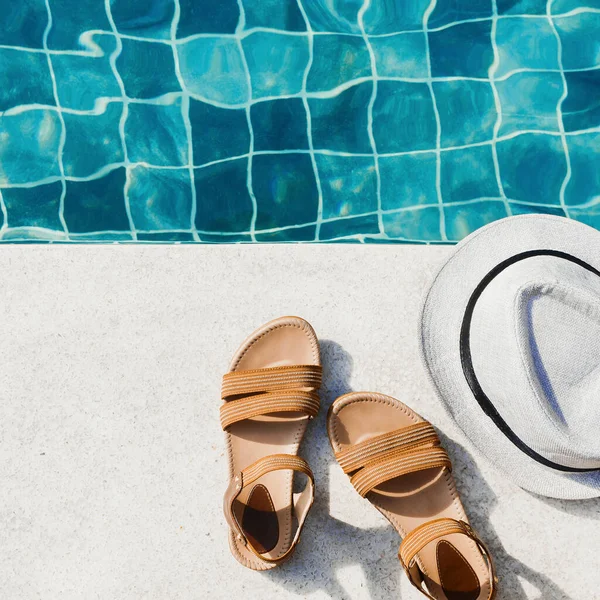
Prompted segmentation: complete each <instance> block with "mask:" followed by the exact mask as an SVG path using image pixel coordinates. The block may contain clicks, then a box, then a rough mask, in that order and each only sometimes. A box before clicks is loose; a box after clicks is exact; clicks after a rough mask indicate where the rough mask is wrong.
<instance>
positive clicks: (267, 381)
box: [221, 317, 321, 571]
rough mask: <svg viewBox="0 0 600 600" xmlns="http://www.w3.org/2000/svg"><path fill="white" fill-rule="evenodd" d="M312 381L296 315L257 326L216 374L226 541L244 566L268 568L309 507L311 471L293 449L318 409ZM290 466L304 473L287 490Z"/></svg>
mask: <svg viewBox="0 0 600 600" xmlns="http://www.w3.org/2000/svg"><path fill="white" fill-rule="evenodd" d="M320 385H321V358H320V353H319V343H318V341H317V336H316V335H315V332H314V331H313V328H312V327H311V326H310V325H309V324H308V323H307V322H306V321H305V320H304V319H300V318H298V317H282V318H280V319H275V320H274V321H271V322H270V323H267V324H266V325H263V326H262V327H261V328H259V329H257V330H256V331H255V332H254V333H253V334H252V335H251V336H250V337H248V338H247V339H246V341H245V342H244V343H243V344H242V345H241V347H240V348H239V349H238V351H237V352H236V353H235V356H234V357H233V360H232V361H231V364H230V367H229V372H228V373H227V374H226V375H225V376H224V377H223V387H222V398H223V400H224V403H223V404H222V405H221V425H222V427H223V429H224V430H225V436H226V439H227V451H228V454H229V476H230V483H229V487H228V488H227V491H226V493H225V500H224V511H225V518H226V519H227V523H228V524H229V527H230V535H229V547H230V548H231V552H232V554H233V555H234V556H235V558H236V559H237V560H238V561H239V562H241V563H242V564H243V565H245V566H246V567H249V568H251V569H255V570H260V571H262V570H266V569H271V568H273V567H275V566H277V565H278V564H280V563H282V562H283V561H285V560H287V559H288V558H289V557H290V556H291V554H292V552H293V551H294V549H295V547H296V544H297V543H298V539H299V537H300V533H301V531H302V527H303V525H304V522H305V519H306V516H307V514H308V512H309V510H310V507H311V506H312V503H313V499H314V477H313V474H312V471H311V470H310V467H309V466H308V464H307V463H306V461H305V460H304V459H302V458H300V457H298V456H297V453H298V447H299V446H300V442H301V441H302V438H303V436H304V432H305V431H306V427H307V425H308V421H309V420H310V419H312V418H313V417H315V416H316V415H317V413H318V411H319V395H318V393H317V390H318V389H319V387H320ZM295 472H300V473H303V474H304V475H305V476H306V478H307V483H306V486H305V488H304V490H303V491H302V492H300V493H294V491H293V479H294V473H295Z"/></svg>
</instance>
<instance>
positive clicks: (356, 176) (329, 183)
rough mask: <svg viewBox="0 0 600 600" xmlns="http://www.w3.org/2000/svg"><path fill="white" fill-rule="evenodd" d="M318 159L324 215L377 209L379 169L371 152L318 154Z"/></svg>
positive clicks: (361, 212) (347, 213)
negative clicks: (377, 170) (357, 154)
mask: <svg viewBox="0 0 600 600" xmlns="http://www.w3.org/2000/svg"><path fill="white" fill-rule="evenodd" d="M315 159H316V161H317V170H318V172H319V178H320V181H321V192H322V196H323V218H324V219H331V218H336V217H347V216H350V215H361V214H364V213H369V212H375V211H376V210H377V173H376V171H375V160H374V159H373V157H372V156H329V155H317V156H316V157H315Z"/></svg>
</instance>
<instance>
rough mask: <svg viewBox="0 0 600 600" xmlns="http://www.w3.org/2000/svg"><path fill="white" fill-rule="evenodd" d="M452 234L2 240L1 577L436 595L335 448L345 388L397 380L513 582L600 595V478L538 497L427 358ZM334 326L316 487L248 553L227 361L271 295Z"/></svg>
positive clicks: (50, 582)
mask: <svg viewBox="0 0 600 600" xmlns="http://www.w3.org/2000/svg"><path fill="white" fill-rule="evenodd" d="M450 252H451V248H449V247H421V246H379V245H377V246H366V247H365V246H358V245H350V246H342V245H331V246H306V245H280V246H243V247H240V246H114V245H98V246H95V245H92V246H77V247H69V246H5V247H3V248H2V252H1V253H0V269H1V272H2V274H3V285H2V287H1V291H0V327H1V330H2V342H1V343H0V364H1V367H0V386H1V389H2V395H3V398H2V402H0V456H1V458H0V524H1V525H0V597H1V598H6V599H10V600H20V599H26V600H29V599H32V600H33V599H38V598H41V599H55V598H62V599H79V598H102V599H105V598H106V599H116V598H118V599H129V598H131V599H138V598H139V599H141V598H143V599H148V600H150V599H152V600H154V599H157V600H158V599H160V600H164V599H196V598H198V599H200V598H207V597H210V598H215V599H218V598H222V599H228V598H243V599H253V598H263V599H266V598H278V599H286V598H312V599H326V598H334V599H337V600H342V599H344V600H346V599H352V600H354V599H356V600H358V599H374V600H378V599H384V598H385V599H387V598H402V599H403V600H410V599H413V600H420V598H422V596H420V595H419V594H418V593H417V592H416V591H414V590H413V589H412V588H411V587H410V585H409V583H408V581H407V580H406V578H405V577H404V575H403V573H402V570H401V568H400V565H399V562H398V559H397V557H396V552H397V549H398V544H399V538H398V537H397V534H396V533H395V531H394V530H393V529H392V527H391V526H389V525H388V524H387V522H386V521H385V520H384V519H383V517H381V515H380V514H379V513H378V512H377V511H376V510H374V509H373V508H372V507H371V506H370V505H369V504H368V503H367V502H365V501H363V500H361V499H360V498H359V496H358V495H357V494H356V493H355V492H354V490H353V489H352V487H351V486H350V484H349V482H348V481H347V478H346V477H345V475H343V473H342V472H341V469H340V468H339V467H338V466H337V464H335V461H334V458H333V456H332V453H331V450H330V448H329V444H328V441H327V437H326V433H325V426H324V424H325V414H326V412H327V407H328V406H329V404H330V403H331V402H332V401H333V400H334V399H335V397H337V396H338V395H339V394H341V393H344V392H346V391H349V390H361V389H364V390H373V391H380V392H383V393H387V394H390V395H392V396H396V397H397V398H399V399H400V400H402V401H404V402H406V403H407V404H409V405H410V406H411V407H413V408H414V409H415V410H417V411H418V412H420V413H421V414H422V415H423V416H424V417H425V418H427V419H429V420H431V421H432V423H433V424H434V425H435V426H436V427H437V428H438V429H439V430H440V431H441V433H442V434H443V441H444V444H445V446H446V448H447V449H448V451H449V452H450V455H451V457H452V459H453V462H454V467H455V471H454V473H455V477H456V479H457V482H458V487H459V490H460V492H461V494H462V499H463V502H464V504H465V507H466V510H467V513H468V514H469V515H470V517H471V521H472V522H473V524H474V526H475V528H476V529H477V530H478V532H479V533H480V535H481V537H482V538H483V539H484V540H485V541H486V542H487V543H488V544H489V547H490V549H491V551H492V554H493V555H494V557H495V559H496V563H497V568H498V574H499V577H500V581H501V586H502V591H501V593H500V594H499V600H524V599H527V600H529V599H538V598H541V599H544V600H564V599H573V600H580V599H582V598H589V599H600V592H599V591H598V590H599V584H600V579H599V575H598V558H597V557H598V555H599V554H600V500H592V501H582V502H563V501H558V500H550V499H542V498H538V497H535V496H532V495H531V494H528V493H527V492H524V491H522V490H520V489H519V488H517V487H516V486H514V485H513V484H512V483H511V482H509V481H507V480H506V479H505V478H504V477H503V476H502V475H500V474H499V473H498V472H496V471H495V469H494V468H493V467H492V466H491V465H490V464H489V463H488V462H487V461H486V460H485V459H484V458H481V457H480V456H478V455H475V454H474V452H473V449H472V448H471V446H470V445H469V443H468V441H467V440H466V439H465V437H464V436H463V434H462V433H461V432H460V431H459V430H458V429H457V428H456V427H455V426H454V424H453V423H452V422H451V420H450V419H449V417H448V416H447V415H446V414H445V412H444V410H443V408H442V406H441V404H440V402H439V400H438V399H437V397H436V395H435V393H434V391H433V390H432V388H431V386H430V384H429V382H428V379H427V377H426V374H425V372H424V370H423V367H422V365H421V363H420V359H419V356H418V347H417V319H418V313H419V308H420V301H421V296H422V293H423V290H424V289H425V287H426V285H427V284H428V282H429V280H430V278H431V275H432V273H433V272H434V271H435V270H436V269H437V266H438V265H439V263H440V262H441V261H442V260H443V259H444V257H446V256H447V255H448V254H449V253H450ZM285 314H297V315H299V316H302V317H304V318H306V319H308V320H309V321H310V322H311V323H312V324H313V326H314V327H315V329H316V331H317V334H318V335H319V337H320V339H321V341H322V352H323V362H324V388H323V391H322V396H321V397H322V402H323V409H322V411H321V414H320V416H319V418H317V419H316V420H315V421H313V423H312V424H311V426H310V428H309V431H308V435H307V437H306V438H305V443H304V446H303V449H302V451H301V454H302V455H303V456H304V457H306V458H307V460H308V461H309V463H310V464H311V466H312V467H313V470H314V472H315V476H316V481H317V500H316V503H315V506H314V508H313V511H312V513H311V515H310V517H309V520H308V523H307V526H306V529H305V531H304V533H303V536H302V541H301V543H300V545H299V548H298V551H297V553H296V555H295V557H294V558H293V559H292V560H291V562H289V563H287V564H286V565H285V566H283V567H280V568H278V569H275V570H274V571H271V572H269V573H255V572H252V571H249V570H246V569H244V568H243V567H242V566H240V565H239V564H238V563H237V562H236V561H235V560H234V559H233V557H232V556H231V555H230V553H229V549H228V546H227V529H226V525H225V521H224V518H223V516H222V512H221V498H222V493H223V491H224V487H225V485H226V479H227V477H226V459H225V453H224V444H223V435H222V432H221V430H220V426H219V421H218V406H219V402H220V400H219V397H220V396H219V388H220V377H221V375H222V373H223V372H224V369H226V367H227V365H228V362H229V359H230V357H231V355H232V353H233V352H234V351H235V349H236V347H237V346H238V344H239V343H240V342H241V341H242V340H243V339H244V337H245V336H246V335H247V334H249V333H250V332H251V331H252V330H253V329H254V328H256V327H257V326H259V325H261V324H262V323H263V322H265V321H267V320H270V319H272V318H274V317H277V316H280V315H285Z"/></svg>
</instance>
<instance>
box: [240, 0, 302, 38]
mask: <svg viewBox="0 0 600 600" xmlns="http://www.w3.org/2000/svg"><path fill="white" fill-rule="evenodd" d="M242 4H243V5H244V12H245V16H246V25H245V29H252V28H254V27H266V28H268V29H279V30H282V31H306V23H305V22H304V17H303V16H302V13H301V12H300V8H299V7H298V0H242ZM305 10H306V9H305Z"/></svg>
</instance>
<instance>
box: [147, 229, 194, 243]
mask: <svg viewBox="0 0 600 600" xmlns="http://www.w3.org/2000/svg"><path fill="white" fill-rule="evenodd" d="M137 239H138V240H139V241H140V242H150V243H152V242H184V243H185V242H193V241H194V236H193V235H192V233H191V232H190V233H188V232H186V231H164V232H163V231H159V232H156V233H139V232H138V234H137Z"/></svg>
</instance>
